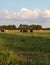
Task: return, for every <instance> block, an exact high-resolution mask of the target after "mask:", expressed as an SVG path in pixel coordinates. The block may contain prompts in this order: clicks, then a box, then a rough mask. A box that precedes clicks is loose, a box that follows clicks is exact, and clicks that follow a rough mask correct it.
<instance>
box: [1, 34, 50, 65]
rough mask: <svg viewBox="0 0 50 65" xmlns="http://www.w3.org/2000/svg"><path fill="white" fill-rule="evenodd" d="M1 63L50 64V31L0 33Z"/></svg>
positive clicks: (16, 64) (9, 64) (2, 64)
mask: <svg viewBox="0 0 50 65" xmlns="http://www.w3.org/2000/svg"><path fill="white" fill-rule="evenodd" d="M0 65H50V33H0Z"/></svg>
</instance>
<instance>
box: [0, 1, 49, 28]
mask: <svg viewBox="0 0 50 65" xmlns="http://www.w3.org/2000/svg"><path fill="white" fill-rule="evenodd" d="M20 24H28V25H32V24H36V25H42V27H50V0H0V25H16V26H17V27H18V26H19V25H20Z"/></svg>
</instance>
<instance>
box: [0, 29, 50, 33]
mask: <svg viewBox="0 0 50 65" xmlns="http://www.w3.org/2000/svg"><path fill="white" fill-rule="evenodd" d="M0 32H42V33H43V32H49V33H50V30H26V29H23V30H5V29H1V30H0Z"/></svg>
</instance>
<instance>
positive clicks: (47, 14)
mask: <svg viewBox="0 0 50 65" xmlns="http://www.w3.org/2000/svg"><path fill="white" fill-rule="evenodd" d="M43 17H44V18H50V11H49V10H45V11H44V12H43Z"/></svg>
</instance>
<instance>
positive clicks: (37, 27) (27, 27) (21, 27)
mask: <svg viewBox="0 0 50 65" xmlns="http://www.w3.org/2000/svg"><path fill="white" fill-rule="evenodd" d="M1 29H5V30H50V28H42V26H41V25H34V24H32V25H26V24H20V25H19V26H18V27H16V26H15V25H7V26H6V25H2V26H0V30H1Z"/></svg>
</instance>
